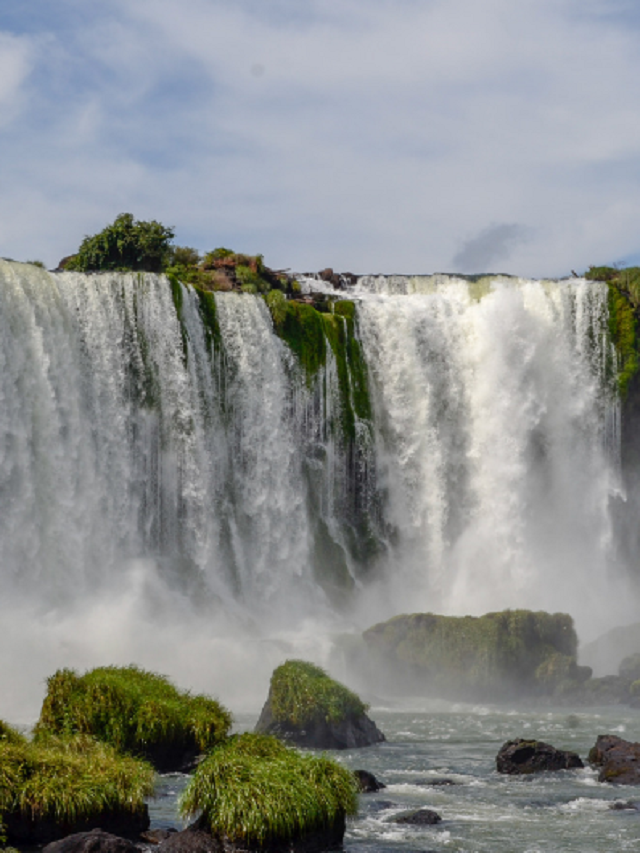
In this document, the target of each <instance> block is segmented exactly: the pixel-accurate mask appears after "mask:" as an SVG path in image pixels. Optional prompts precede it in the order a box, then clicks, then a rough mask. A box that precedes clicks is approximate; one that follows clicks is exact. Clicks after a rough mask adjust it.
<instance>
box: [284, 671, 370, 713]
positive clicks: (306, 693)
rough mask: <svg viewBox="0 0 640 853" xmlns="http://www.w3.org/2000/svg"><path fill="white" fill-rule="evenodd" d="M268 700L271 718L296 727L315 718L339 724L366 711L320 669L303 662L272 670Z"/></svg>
mask: <svg viewBox="0 0 640 853" xmlns="http://www.w3.org/2000/svg"><path fill="white" fill-rule="evenodd" d="M270 699H271V710H272V713H273V716H274V718H275V719H276V720H277V721H278V722H289V723H292V724H293V725H295V726H305V725H307V724H309V723H310V722H311V721H312V720H313V719H314V718H318V717H322V718H324V719H325V720H326V721H327V722H328V723H339V722H341V721H342V720H344V719H345V717H348V716H352V715H353V716H360V715H361V714H365V713H366V712H367V710H368V708H369V706H368V705H365V703H364V702H362V701H361V699H360V698H359V697H358V696H356V694H355V693H353V692H352V691H351V690H348V689H347V688H346V687H345V686H344V685H342V684H340V683H339V682H337V681H334V680H333V679H332V678H330V677H329V676H328V675H327V673H326V672H325V671H324V670H323V669H321V668H320V667H319V666H315V665H314V664H312V663H308V662H307V661H303V660H288V661H286V662H285V663H283V664H282V666H279V667H277V669H275V670H274V672H273V675H272V676H271V689H270Z"/></svg>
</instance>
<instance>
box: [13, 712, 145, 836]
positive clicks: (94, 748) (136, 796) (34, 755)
mask: <svg viewBox="0 0 640 853" xmlns="http://www.w3.org/2000/svg"><path fill="white" fill-rule="evenodd" d="M5 728H6V726H5ZM154 779H155V773H154V770H153V768H152V767H151V765H150V764H148V763H147V762H145V761H140V760H138V759H135V758H131V757H129V756H123V755H119V754H118V753H117V751H116V750H115V749H114V748H113V747H111V746H109V745H107V744H103V743H98V742H97V741H95V740H93V738H90V737H87V736H83V735H77V736H75V737H71V738H57V737H53V736H49V737H46V738H41V739H40V740H39V741H38V742H33V743H30V742H28V741H27V740H26V739H25V738H22V737H21V736H20V735H18V734H17V733H16V732H14V733H13V734H12V735H11V736H9V737H2V738H1V739H0V820H2V821H3V822H5V821H6V818H7V817H8V816H9V815H21V816H23V817H24V818H26V819H27V820H42V819H48V820H52V821H55V822H56V823H58V824H74V823H76V822H77V821H81V820H83V819H87V818H93V817H99V816H100V815H101V814H103V813H105V812H129V813H135V812H138V811H140V810H141V809H142V808H143V807H144V801H145V799H146V798H147V797H149V796H151V795H152V794H153V790H154Z"/></svg>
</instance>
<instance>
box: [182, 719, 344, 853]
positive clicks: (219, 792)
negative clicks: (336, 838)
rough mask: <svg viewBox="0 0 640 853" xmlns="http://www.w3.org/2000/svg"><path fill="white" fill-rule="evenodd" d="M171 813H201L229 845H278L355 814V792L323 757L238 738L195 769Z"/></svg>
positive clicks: (267, 740)
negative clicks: (176, 811) (232, 842)
mask: <svg viewBox="0 0 640 853" xmlns="http://www.w3.org/2000/svg"><path fill="white" fill-rule="evenodd" d="M179 809H180V812H181V814H182V815H183V816H194V815H197V814H199V813H202V815H203V818H204V820H205V821H206V823H207V824H208V826H209V828H210V829H211V831H212V832H213V833H214V834H216V835H222V836H227V837H228V838H230V839H231V840H233V841H242V842H245V843H248V844H264V843H265V842H268V841H274V840H278V841H280V842H282V841H286V840H290V839H293V838H297V837H300V836H301V835H304V834H307V833H309V832H312V831H314V830H316V829H320V828H322V827H329V826H331V825H332V824H333V823H334V822H335V821H336V820H337V819H338V818H340V817H341V816H343V815H352V814H355V812H356V810H357V787H356V782H355V778H354V776H353V774H352V773H351V772H350V771H349V770H347V769H346V768H344V767H342V766H341V765H340V764H338V763H337V762H335V761H333V760H331V759H329V758H325V757H317V756H313V755H300V754H299V753H298V752H296V751H294V750H292V749H289V748H288V747H286V746H284V745H283V744H281V743H280V742H279V741H278V740H276V738H274V737H270V736H268V735H256V734H244V735H240V736H238V737H234V738H231V739H230V740H229V741H228V742H227V743H226V744H224V745H222V746H219V747H217V748H216V749H215V750H213V752H211V753H210V754H209V755H208V756H207V758H206V759H205V760H204V761H203V762H202V764H200V766H199V767H198V769H197V770H196V772H195V774H194V776H193V778H192V780H191V782H190V783H189V785H188V786H187V788H186V789H185V791H184V793H183V795H182V797H181V799H180V803H179Z"/></svg>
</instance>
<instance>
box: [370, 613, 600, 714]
mask: <svg viewBox="0 0 640 853" xmlns="http://www.w3.org/2000/svg"><path fill="white" fill-rule="evenodd" d="M363 638H364V641H365V643H366V645H367V647H368V652H369V657H370V660H371V661H372V662H373V664H374V666H375V667H376V669H377V670H378V671H379V672H380V673H381V674H382V680H383V685H384V680H385V678H386V681H387V684H388V685H392V686H393V687H395V688H396V689H401V690H405V691H406V692H411V693H415V694H424V693H427V692H435V693H439V694H441V695H444V696H452V697H455V698H458V697H463V698H464V697H468V698H484V699H496V698H499V696H500V695H505V696H510V695H515V694H522V693H524V694H538V695H555V694H558V693H562V692H564V691H568V690H570V689H573V688H575V687H577V686H578V685H579V684H581V683H582V682H584V681H585V680H586V679H588V678H589V677H590V675H591V670H590V669H589V667H579V666H578V665H577V663H576V650H577V637H576V632H575V629H574V626H573V620H572V618H571V616H569V615H567V614H566V613H553V614H551V613H545V612H542V611H540V612H533V611H530V610H504V611H501V612H498V613H487V614H486V615H484V616H479V617H476V616H462V617H458V616H439V615H436V614H434V613H414V614H410V615H402V616H396V617H394V618H393V619H390V620H389V621H387V622H382V623H380V624H378V625H374V626H373V627H372V628H369V629H368V630H367V631H365V632H364V634H363ZM385 673H386V676H385Z"/></svg>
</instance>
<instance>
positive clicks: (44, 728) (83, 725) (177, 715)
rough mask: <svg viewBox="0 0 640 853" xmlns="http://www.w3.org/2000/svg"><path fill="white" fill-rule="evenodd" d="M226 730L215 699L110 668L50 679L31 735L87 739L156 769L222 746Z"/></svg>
mask: <svg viewBox="0 0 640 853" xmlns="http://www.w3.org/2000/svg"><path fill="white" fill-rule="evenodd" d="M230 726H231V716H230V714H229V712H228V711H227V710H226V709H225V708H223V707H222V706H221V705H220V704H219V703H218V702H217V701H216V700H215V699H210V698H209V697H206V696H191V695H190V694H188V693H185V692H182V691H180V690H178V689H177V688H176V687H174V686H173V685H172V684H171V683H170V682H169V680H168V679H167V678H165V677H164V676H161V675H156V674H155V673H151V672H146V671H145V670H142V669H138V667H135V666H128V667H115V666H110V667H99V668H97V669H94V670H91V671H89V672H87V673H85V674H84V675H82V676H78V675H77V674H76V673H75V672H73V671H72V670H69V669H62V670H58V672H56V673H55V674H54V675H53V676H51V678H49V679H48V681H47V695H46V697H45V700H44V702H43V705H42V711H41V713H40V719H39V720H38V723H37V725H36V730H35V733H36V738H41V737H46V736H48V735H49V734H54V735H65V736H69V735H72V734H76V733H80V734H87V735H92V736H93V737H95V738H96V739H98V740H100V741H103V742H104V743H108V744H111V745H112V746H114V747H115V748H116V749H118V750H122V751H126V752H130V753H132V754H134V755H140V756H143V757H145V758H148V759H149V760H150V761H152V762H153V763H154V764H155V765H156V766H158V767H159V768H161V769H177V768H179V767H181V766H183V765H185V764H188V762H189V760H191V759H192V758H193V757H194V756H195V755H196V754H197V753H198V752H205V751H206V750H208V749H210V748H211V747H213V746H215V745H216V744H217V743H219V742H220V741H222V740H223V739H224V738H225V737H226V736H227V734H228V731H229V728H230Z"/></svg>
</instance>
